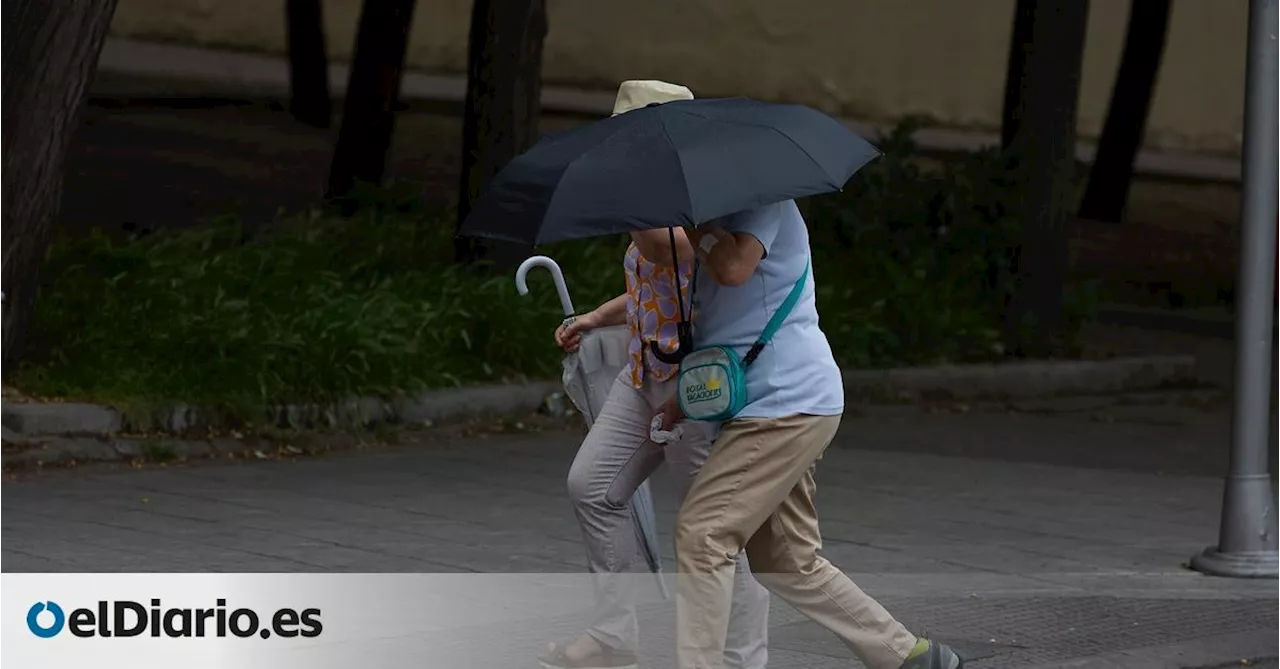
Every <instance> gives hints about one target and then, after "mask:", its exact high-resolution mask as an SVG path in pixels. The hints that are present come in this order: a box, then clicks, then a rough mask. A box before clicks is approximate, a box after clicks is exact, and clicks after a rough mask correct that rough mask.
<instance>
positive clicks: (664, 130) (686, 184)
mask: <svg viewBox="0 0 1280 669" xmlns="http://www.w3.org/2000/svg"><path fill="white" fill-rule="evenodd" d="M654 117H655V118H657V119H658V127H659V128H661V129H662V136H663V137H664V138H666V140H667V146H670V147H671V152H672V153H674V154H676V161H677V162H678V163H680V185H681V186H683V187H684V201H685V203H687V204H688V205H689V209H688V211H689V222H690V223H692V224H693V225H695V226H696V225H697V224H698V223H699V222H700V221H695V220H693V219H694V211H693V196H692V195H691V194H690V193H689V180H688V179H687V178H686V176H685V173H684V158H683V157H682V156H681V155H680V149H678V148H676V142H675V140H674V139H671V133H669V132H667V124H666V123H665V122H664V121H663V120H662V116H661V115H659V114H655V115H654Z"/></svg>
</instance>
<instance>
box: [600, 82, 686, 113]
mask: <svg viewBox="0 0 1280 669" xmlns="http://www.w3.org/2000/svg"><path fill="white" fill-rule="evenodd" d="M692 99H693V91H691V90H689V89H687V88H685V87H684V86H680V85H678V84H669V83H667V82H665V81H657V80H654V79H633V80H631V81H624V82H622V85H621V86H618V97H617V98H616V99H615V100H614V102H613V115H614V116H617V115H618V114H625V113H626V112H629V111H631V110H633V109H640V108H641V107H647V106H649V105H651V104H654V103H656V102H672V101H675V100H692Z"/></svg>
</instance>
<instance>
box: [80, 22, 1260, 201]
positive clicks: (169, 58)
mask: <svg viewBox="0 0 1280 669" xmlns="http://www.w3.org/2000/svg"><path fill="white" fill-rule="evenodd" d="M98 69H99V72H101V73H109V74H117V75H130V76H143V77H149V78H154V79H158V80H169V81H174V80H177V81H182V82H185V84H184V85H183V86H182V88H183V89H185V90H203V91H205V92H206V94H215V93H216V94H223V95H228V94H237V93H238V94H245V93H246V92H249V93H258V94H269V95H274V96H276V97H281V98H283V97H284V96H287V94H288V90H289V69H288V63H287V61H286V60H285V59H284V58H282V57H280V56H273V55H264V54H255V53H244V52H236V51H227V50H219V49H210V48H203V47H195V46H182V45H176V44H161V43H154V42H146V41H140V40H133V39H126V38H119V37H112V38H108V39H107V41H106V44H105V45H104V46H103V50H102V55H101V58H100V60H99V64H98ZM348 73H349V68H348V66H347V64H346V63H332V64H331V65H330V67H329V90H330V91H332V93H333V95H334V96H335V97H341V96H342V95H343V94H344V92H345V91H346V87H347V77H348ZM465 93H466V80H465V78H463V77H460V76H456V75H440V74H428V73H425V72H413V71H409V72H406V73H405V75H404V81H403V82H402V83H401V88H400V96H401V98H402V100H405V101H412V100H418V101H431V102H450V103H452V102H461V101H462V100H463V99H464V96H465ZM613 97H614V92H613V91H600V90H585V89H581V88H575V87H571V86H552V85H548V86H545V87H544V88H543V91H542V104H543V106H544V108H546V109H547V110H549V111H555V112H568V113H576V114H589V115H593V116H604V115H607V114H608V113H609V110H610V109H612V107H613ZM847 123H848V124H849V125H850V127H852V128H854V129H855V130H856V131H858V132H861V133H864V134H874V133H875V132H877V131H878V130H880V128H877V127H874V126H872V125H869V124H867V123H863V122H860V121H855V120H848V121H847ZM916 140H917V141H918V142H919V143H920V145H921V146H923V147H925V148H927V149H931V150H935V151H942V152H954V151H975V150H978V149H982V148H985V147H989V146H994V145H995V144H996V143H998V137H997V136H996V135H993V134H991V133H985V132H974V131H971V130H962V129H951V128H927V129H922V130H921V131H920V132H918V133H917V134H916ZM1095 153H1096V147H1095V146H1094V145H1092V144H1089V143H1085V142H1081V143H1080V145H1079V147H1078V148H1077V156H1078V158H1079V159H1080V160H1081V161H1083V162H1085V163H1092V161H1093V156H1094V154H1095ZM1135 170H1136V171H1137V172H1138V173H1141V174H1151V175H1160V176H1168V177H1177V178H1190V179H1204V180H1209V181H1224V182H1239V181H1240V160H1239V158H1238V157H1230V156H1216V155H1202V154H1193V153H1187V152H1176V151H1140V152H1139V153H1138V156H1137V158H1136V160H1135Z"/></svg>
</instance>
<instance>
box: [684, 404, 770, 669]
mask: <svg viewBox="0 0 1280 669" xmlns="http://www.w3.org/2000/svg"><path fill="white" fill-rule="evenodd" d="M710 451H711V442H710V441H708V440H707V438H706V436H705V435H704V434H703V432H702V429H701V428H699V427H698V426H697V425H696V424H693V423H685V425H684V438H683V439H681V440H680V442H679V443H676V444H670V445H668V446H667V447H666V456H667V467H668V469H669V470H670V471H671V475H672V478H673V479H674V482H675V488H676V495H677V496H678V499H679V500H680V501H682V502H683V500H684V498H685V496H686V495H687V494H688V492H689V487H690V486H691V485H692V484H693V481H694V478H696V477H697V475H698V471H699V470H700V469H701V468H702V465H703V463H705V462H706V460H707V456H708V455H709V454H710ZM734 565H735V571H734V577H733V594H732V600H731V603H730V610H729V627H728V634H727V637H726V641H725V646H724V663H725V666H727V667H730V668H731V669H736V668H738V667H742V668H744V669H763V668H764V667H765V666H767V665H768V662H769V591H768V590H766V589H765V588H764V586H762V585H760V583H759V582H758V581H757V580H756V579H755V577H754V576H752V573H751V566H750V564H749V562H748V560H747V554H746V552H745V551H743V552H741V553H738V556H737V558H736V559H735V560H734Z"/></svg>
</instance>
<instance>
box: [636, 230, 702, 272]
mask: <svg viewBox="0 0 1280 669" xmlns="http://www.w3.org/2000/svg"><path fill="white" fill-rule="evenodd" d="M675 235H676V257H677V258H679V259H680V262H684V261H686V260H693V246H692V245H691V244H690V243H689V238H688V236H686V235H685V232H684V228H676V229H675ZM631 242H632V243H634V244H635V245H636V248H637V249H640V255H642V256H644V259H645V260H648V261H649V262H651V263H653V264H655V265H658V266H660V267H671V232H670V230H669V229H668V228H655V229H653V230H640V231H638V232H633V233H631Z"/></svg>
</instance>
